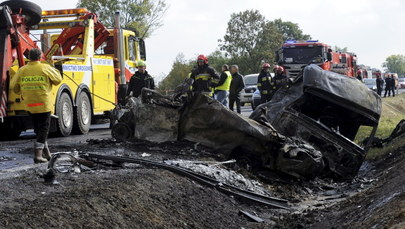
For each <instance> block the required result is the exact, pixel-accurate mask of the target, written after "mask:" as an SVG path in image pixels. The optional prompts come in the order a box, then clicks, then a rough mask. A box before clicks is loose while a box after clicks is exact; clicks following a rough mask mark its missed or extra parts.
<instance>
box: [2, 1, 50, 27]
mask: <svg viewBox="0 0 405 229" xmlns="http://www.w3.org/2000/svg"><path fill="white" fill-rule="evenodd" d="M4 5H7V6H8V7H10V9H11V11H13V13H18V12H20V9H22V15H25V23H26V24H27V26H33V25H36V24H38V23H39V22H40V21H41V15H42V9H41V7H40V6H38V5H37V4H35V3H33V2H28V1H24V0H9V1H4V2H2V3H0V6H4Z"/></svg>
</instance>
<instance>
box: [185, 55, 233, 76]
mask: <svg viewBox="0 0 405 229" xmlns="http://www.w3.org/2000/svg"><path fill="white" fill-rule="evenodd" d="M208 60H209V65H210V66H211V67H213V68H214V69H216V70H217V71H218V73H220V71H221V70H222V65H224V64H228V65H231V62H230V59H229V58H227V57H226V56H225V55H224V54H223V53H222V52H221V51H219V50H216V51H215V52H213V53H211V54H210V55H208ZM193 61H195V60H193Z"/></svg>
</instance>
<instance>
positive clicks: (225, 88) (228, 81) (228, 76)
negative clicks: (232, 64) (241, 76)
mask: <svg viewBox="0 0 405 229" xmlns="http://www.w3.org/2000/svg"><path fill="white" fill-rule="evenodd" d="M224 73H225V74H226V80H225V82H224V83H223V84H222V85H219V86H218V87H216V88H215V89H216V90H222V91H229V88H230V87H231V81H232V75H231V73H230V72H229V71H224Z"/></svg>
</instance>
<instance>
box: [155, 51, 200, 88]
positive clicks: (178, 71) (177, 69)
mask: <svg viewBox="0 0 405 229" xmlns="http://www.w3.org/2000/svg"><path fill="white" fill-rule="evenodd" d="M193 64H194V63H193V62H191V61H186V60H184V55H183V54H182V53H180V54H178V55H177V57H176V60H175V61H174V63H173V65H172V70H171V71H170V73H169V75H167V76H166V78H164V79H163V80H162V81H161V82H160V83H159V90H160V91H162V92H167V93H168V92H170V91H173V90H174V89H175V88H176V87H177V86H178V85H179V84H180V83H182V82H183V81H184V79H186V78H187V77H188V75H189V73H190V72H191V70H192V68H193Z"/></svg>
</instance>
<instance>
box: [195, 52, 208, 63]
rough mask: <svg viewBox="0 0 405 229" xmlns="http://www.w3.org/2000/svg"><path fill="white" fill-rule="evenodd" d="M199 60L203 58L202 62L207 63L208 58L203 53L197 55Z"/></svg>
mask: <svg viewBox="0 0 405 229" xmlns="http://www.w3.org/2000/svg"><path fill="white" fill-rule="evenodd" d="M200 60H203V61H204V64H208V58H207V57H206V56H204V55H203V54H200V55H198V58H197V62H198V61H200Z"/></svg>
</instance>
